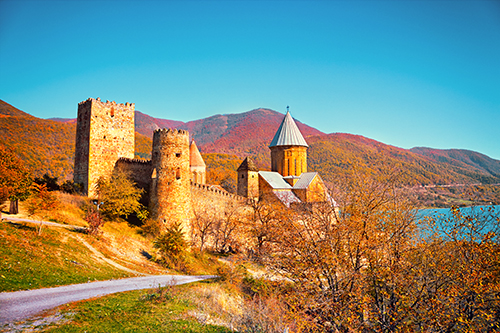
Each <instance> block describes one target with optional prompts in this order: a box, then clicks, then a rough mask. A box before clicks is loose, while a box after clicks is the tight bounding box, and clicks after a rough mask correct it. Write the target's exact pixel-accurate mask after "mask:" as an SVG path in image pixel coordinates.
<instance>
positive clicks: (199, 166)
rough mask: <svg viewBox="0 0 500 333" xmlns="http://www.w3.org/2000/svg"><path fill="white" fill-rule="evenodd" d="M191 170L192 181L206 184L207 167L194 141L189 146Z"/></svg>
mask: <svg viewBox="0 0 500 333" xmlns="http://www.w3.org/2000/svg"><path fill="white" fill-rule="evenodd" d="M189 168H190V170H191V181H192V182H193V183H195V184H206V173H207V166H206V164H205V161H203V157H202V156H201V154H200V151H199V150H198V147H197V146H196V142H194V140H193V141H192V142H191V145H190V146H189Z"/></svg>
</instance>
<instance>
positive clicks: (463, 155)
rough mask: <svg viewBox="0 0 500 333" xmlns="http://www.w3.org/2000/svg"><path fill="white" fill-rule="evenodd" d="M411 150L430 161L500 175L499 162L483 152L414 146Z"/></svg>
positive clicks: (495, 175)
mask: <svg viewBox="0 0 500 333" xmlns="http://www.w3.org/2000/svg"><path fill="white" fill-rule="evenodd" d="M410 151H411V152H413V153H417V154H420V155H422V156H425V157H427V158H428V159H430V160H431V161H434V162H436V163H440V164H442V165H445V166H453V167H454V168H461V169H465V170H469V171H470V172H476V173H484V174H486V175H491V176H494V177H497V178H498V177H500V163H499V161H497V160H494V159H492V158H490V157H488V156H486V155H484V154H481V153H478V152H475V151H471V150H465V149H433V148H426V147H415V148H412V149H410Z"/></svg>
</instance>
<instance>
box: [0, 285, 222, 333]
mask: <svg viewBox="0 0 500 333" xmlns="http://www.w3.org/2000/svg"><path fill="white" fill-rule="evenodd" d="M214 277H215V276H211V275H201V276H186V275H153V276H141V277H135V278H128V279H120V280H109V281H98V282H91V283H81V284H73V285H69V286H62V287H56V288H44V289H36V290H23V291H15V292H6V293H0V326H5V325H7V324H10V323H14V322H17V321H21V320H25V319H28V318H30V317H32V316H34V315H36V314H37V313H40V312H42V311H44V310H48V309H52V308H55V307H57V306H59V305H62V304H66V303H71V302H75V301H80V300H84V299H89V298H93V297H97V296H104V295H108V294H113V293H118V292H124V291H130V290H139V289H150V288H156V287H158V286H159V285H161V286H165V285H180V284H185V283H191V282H196V281H201V280H206V279H211V278H214ZM0 328H1V327H0Z"/></svg>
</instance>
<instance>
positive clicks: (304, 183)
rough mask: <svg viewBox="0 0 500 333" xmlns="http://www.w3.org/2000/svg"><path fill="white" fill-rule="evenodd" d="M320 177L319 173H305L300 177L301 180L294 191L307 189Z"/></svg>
mask: <svg viewBox="0 0 500 333" xmlns="http://www.w3.org/2000/svg"><path fill="white" fill-rule="evenodd" d="M317 175H318V173H317V172H304V173H303V174H301V175H300V178H299V180H298V181H297V183H296V184H295V185H294V186H293V188H294V189H299V190H302V189H307V188H308V187H309V185H311V182H312V181H313V179H314V177H316V176H317Z"/></svg>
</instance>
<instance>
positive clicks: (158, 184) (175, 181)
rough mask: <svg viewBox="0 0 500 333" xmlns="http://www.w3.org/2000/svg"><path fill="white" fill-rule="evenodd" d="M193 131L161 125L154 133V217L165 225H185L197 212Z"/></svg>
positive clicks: (152, 187)
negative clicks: (192, 166) (191, 150)
mask: <svg viewBox="0 0 500 333" xmlns="http://www.w3.org/2000/svg"><path fill="white" fill-rule="evenodd" d="M189 159H190V154H189V132H188V131H184V130H171V129H159V130H156V131H155V132H154V133H153V149H152V156H151V163H152V168H153V173H152V176H151V177H152V179H151V190H150V193H151V194H150V203H149V209H150V212H151V218H153V219H156V220H159V221H162V222H163V223H164V225H165V226H169V225H171V224H172V223H174V222H179V223H181V224H182V225H183V226H184V227H185V228H187V227H188V221H189V219H191V218H192V216H193V211H192V206H191V172H190V168H189Z"/></svg>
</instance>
